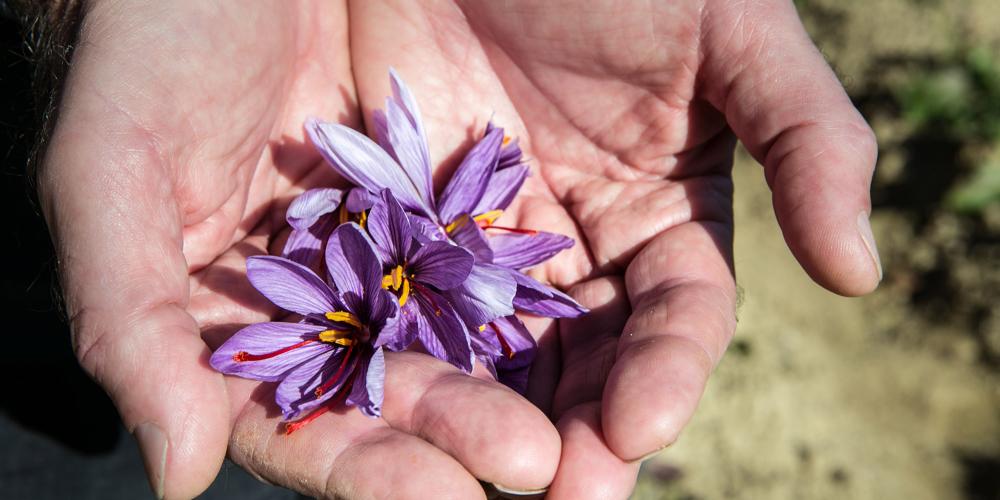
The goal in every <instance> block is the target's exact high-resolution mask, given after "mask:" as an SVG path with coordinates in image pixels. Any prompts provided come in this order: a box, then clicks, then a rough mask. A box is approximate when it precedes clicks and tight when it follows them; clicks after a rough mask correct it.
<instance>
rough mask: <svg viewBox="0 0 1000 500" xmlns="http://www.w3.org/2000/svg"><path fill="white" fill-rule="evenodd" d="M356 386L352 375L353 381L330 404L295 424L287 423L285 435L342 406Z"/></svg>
mask: <svg viewBox="0 0 1000 500" xmlns="http://www.w3.org/2000/svg"><path fill="white" fill-rule="evenodd" d="M352 385H354V374H353V373H352V374H351V380H350V381H348V383H347V384H346V385H344V387H343V388H342V389H341V390H340V394H338V395H337V397H336V398H334V399H333V400H331V401H330V402H329V403H327V404H325V405H323V406H320V407H319V408H316V410H314V411H313V412H312V413H310V414H309V415H306V416H305V417H304V418H301V419H299V420H296V421H294V422H285V434H286V435H288V434H291V433H293V432H295V431H297V430H299V429H301V428H303V427H305V426H306V424H308V423H309V422H312V421H313V420H316V419H317V418H319V417H320V416H321V415H323V414H324V413H326V412H328V411H330V410H332V409H333V407H334V406H337V405H338V404H340V403H341V402H342V401H343V400H344V399H346V398H347V394H348V393H350V392H351V386H352Z"/></svg>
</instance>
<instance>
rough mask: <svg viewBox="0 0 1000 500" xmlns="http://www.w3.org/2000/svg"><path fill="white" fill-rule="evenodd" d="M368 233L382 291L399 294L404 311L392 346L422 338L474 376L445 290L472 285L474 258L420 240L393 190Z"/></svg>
mask: <svg viewBox="0 0 1000 500" xmlns="http://www.w3.org/2000/svg"><path fill="white" fill-rule="evenodd" d="M367 229H368V233H369V234H370V235H371V237H372V240H374V242H375V246H376V249H377V250H378V253H379V256H380V258H381V261H382V269H383V270H384V273H385V275H384V276H383V277H382V288H384V289H387V290H391V291H392V292H393V293H395V294H396V295H397V296H398V301H399V306H400V310H401V315H400V319H399V322H398V323H397V327H398V328H399V333H398V334H397V335H396V336H395V338H396V342H397V343H398V344H399V345H393V346H391V348H401V347H405V345H408V344H410V343H411V342H412V341H413V340H414V339H417V338H419V339H420V342H421V343H422V344H423V346H424V347H425V348H426V349H427V351H428V352H429V353H430V354H432V355H434V356H435V357H437V358H439V359H442V360H445V361H448V362H450V363H452V364H454V365H455V366H457V367H459V368H461V369H463V370H465V371H466V372H471V371H472V359H473V356H472V347H471V345H470V343H469V342H470V341H469V334H468V331H467V330H466V328H465V326H464V325H463V323H462V321H461V320H460V319H459V317H458V314H457V313H456V312H455V309H454V308H452V305H451V302H450V301H449V300H448V299H447V298H446V297H445V296H444V295H442V292H445V291H447V290H451V289H452V288H455V287H459V286H461V285H462V284H463V283H465V282H466V281H467V279H468V277H469V273H470V272H471V271H472V267H473V263H474V262H475V258H474V257H473V256H472V254H471V253H469V251H468V250H465V249H463V248H461V247H458V246H455V245H453V244H451V243H448V242H446V241H426V242H421V241H420V240H419V239H416V238H415V237H414V230H413V228H412V226H411V219H410V217H409V216H408V215H407V214H406V212H405V211H403V207H402V206H401V205H400V204H399V202H397V201H396V198H395V197H393V195H392V193H391V192H390V191H389V190H388V189H386V190H384V191H382V194H381V199H380V200H379V201H378V202H376V203H375V205H374V206H373V207H372V209H371V212H369V215H368V224H367Z"/></svg>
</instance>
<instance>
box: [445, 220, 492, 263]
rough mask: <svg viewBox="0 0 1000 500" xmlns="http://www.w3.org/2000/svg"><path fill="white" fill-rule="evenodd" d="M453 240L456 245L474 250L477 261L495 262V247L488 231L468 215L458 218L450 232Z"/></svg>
mask: <svg viewBox="0 0 1000 500" xmlns="http://www.w3.org/2000/svg"><path fill="white" fill-rule="evenodd" d="M449 236H451V240H452V241H454V242H455V244H456V245H458V246H460V247H462V248H464V249H466V250H468V251H470V252H472V255H473V256H474V257H475V258H476V262H482V263H485V264H489V263H492V262H493V248H492V247H490V243H489V240H488V239H487V238H486V233H485V232H484V231H483V230H482V228H480V227H479V225H478V224H476V221H474V220H473V219H472V217H470V216H468V215H462V216H460V218H459V219H458V223H457V224H456V225H455V228H454V229H452V230H451V233H449Z"/></svg>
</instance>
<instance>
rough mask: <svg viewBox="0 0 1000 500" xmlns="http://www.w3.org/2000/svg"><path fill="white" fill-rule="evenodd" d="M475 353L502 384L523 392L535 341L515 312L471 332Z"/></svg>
mask: <svg viewBox="0 0 1000 500" xmlns="http://www.w3.org/2000/svg"><path fill="white" fill-rule="evenodd" d="M472 343H473V348H474V350H475V352H476V357H477V358H478V359H479V361H480V362H481V363H482V364H483V366H485V367H486V369H488V370H489V371H490V372H491V373H492V374H493V376H494V377H495V378H496V379H497V380H498V381H499V382H500V383H502V384H504V385H506V386H508V387H510V388H511V389H514V390H515V391H517V392H519V393H521V394H524V392H525V390H526V389H527V387H528V372H529V369H530V368H531V363H532V362H533V361H534V359H535V352H536V351H537V349H538V344H537V343H536V342H535V338H534V337H532V336H531V333H530V332H529V331H528V329H527V328H526V327H525V326H524V323H522V322H521V320H519V319H517V317H516V316H506V317H503V318H498V319H496V320H494V321H491V322H489V323H487V324H485V325H483V326H482V327H480V328H479V329H478V330H477V331H476V332H475V333H474V334H473V336H472Z"/></svg>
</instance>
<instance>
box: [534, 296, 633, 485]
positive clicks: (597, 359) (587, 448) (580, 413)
mask: <svg viewBox="0 0 1000 500" xmlns="http://www.w3.org/2000/svg"><path fill="white" fill-rule="evenodd" d="M571 293H572V294H573V296H574V298H576V299H577V300H578V301H579V302H580V303H581V304H583V305H584V306H585V307H587V308H589V309H590V310H591V312H590V314H588V315H586V316H585V317H583V318H580V319H577V320H563V321H562V325H561V341H562V342H561V344H562V347H563V349H562V350H563V361H564V362H563V372H562V376H561V378H560V379H559V386H558V388H557V390H556V393H555V400H554V402H553V405H552V408H553V416H554V418H555V419H556V420H557V422H558V424H557V428H558V429H559V434H560V436H561V437H562V441H563V448H562V457H561V458H560V460H559V469H558V470H557V471H556V477H555V480H554V481H553V483H552V487H551V488H550V489H549V494H548V498H554V499H559V498H566V499H569V498H573V499H577V498H579V499H590V498H593V499H599V498H600V499H604V498H626V497H627V496H628V493H629V491H631V489H632V486H633V485H634V484H635V476H636V473H637V472H638V470H639V465H638V464H629V463H626V462H624V461H622V460H621V459H620V458H618V456H616V455H615V454H614V452H612V451H611V450H610V449H609V448H608V445H607V443H606V441H605V439H604V433H603V431H602V430H601V395H602V391H603V389H604V385H605V380H606V379H607V376H608V373H609V371H610V370H611V367H612V366H613V365H614V362H615V353H616V350H617V345H618V338H619V336H620V335H621V331H622V328H623V327H624V325H625V320H626V318H628V315H629V312H631V308H630V306H629V303H628V297H627V295H626V291H625V284H624V283H623V281H622V280H621V279H620V278H617V277H605V278H599V279H596V280H591V281H588V282H584V283H581V284H579V285H577V286H574V287H573V288H572V290H571Z"/></svg>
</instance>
